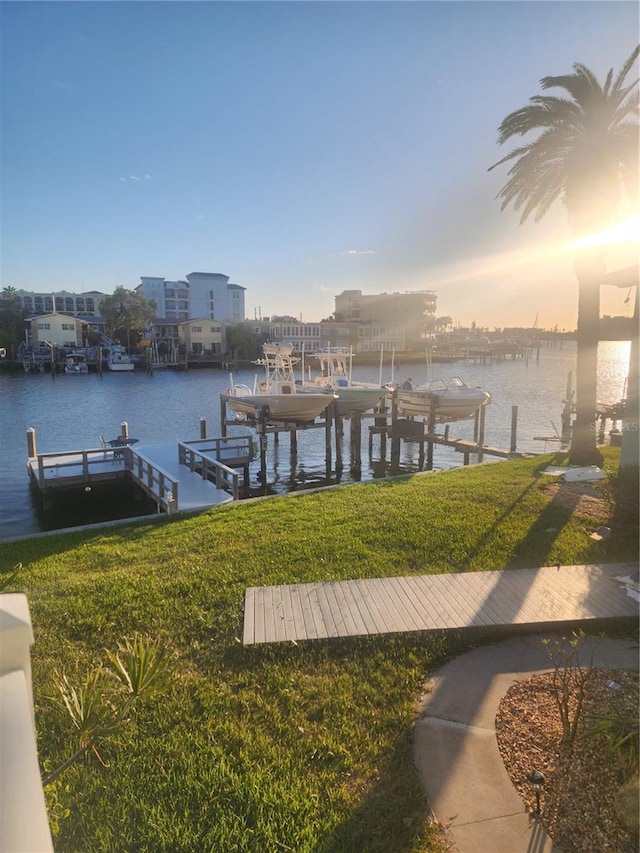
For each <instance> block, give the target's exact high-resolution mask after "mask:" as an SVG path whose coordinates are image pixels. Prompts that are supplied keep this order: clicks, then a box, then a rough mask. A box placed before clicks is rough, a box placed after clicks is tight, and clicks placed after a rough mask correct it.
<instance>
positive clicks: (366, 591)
mask: <svg viewBox="0 0 640 853" xmlns="http://www.w3.org/2000/svg"><path fill="white" fill-rule="evenodd" d="M371 580H375V578H370V579H367V580H357V581H356V582H355V583H356V588H357V590H358V591H359V592H360V595H361V597H362V601H363V602H364V603H365V604H366V607H367V609H368V611H369V613H370V614H371V617H372V618H373V620H374V622H375V625H376V631H377V633H378V634H388V633H391V632H394V631H396V630H397V629H396V625H395V624H394V622H393V620H392V619H390V617H389V614H388V612H387V608H386V606H385V604H384V602H383V601H382V600H381V598H380V593H379V591H378V590H377V589H376V587H375V585H374V584H372V583H371Z"/></svg>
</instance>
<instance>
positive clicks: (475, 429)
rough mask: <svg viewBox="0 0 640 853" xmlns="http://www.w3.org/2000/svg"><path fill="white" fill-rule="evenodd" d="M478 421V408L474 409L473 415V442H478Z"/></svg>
mask: <svg viewBox="0 0 640 853" xmlns="http://www.w3.org/2000/svg"><path fill="white" fill-rule="evenodd" d="M479 422H480V409H476V410H475V412H474V415H473V441H474V443H475V444H477V443H478V429H479V425H480V424H479Z"/></svg>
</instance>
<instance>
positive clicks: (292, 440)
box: [289, 429, 298, 456]
mask: <svg viewBox="0 0 640 853" xmlns="http://www.w3.org/2000/svg"><path fill="white" fill-rule="evenodd" d="M289 450H290V452H291V455H292V456H297V455H298V430H297V429H292V430H290V431H289Z"/></svg>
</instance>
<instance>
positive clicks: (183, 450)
mask: <svg viewBox="0 0 640 853" xmlns="http://www.w3.org/2000/svg"><path fill="white" fill-rule="evenodd" d="M252 457H253V444H252V441H251V436H249V435H240V436H232V437H229V436H227V437H224V438H201V439H197V440H194V441H179V442H178V461H179V462H180V464H181V465H185V466H186V467H187V468H188V469H189V470H190V471H195V472H197V473H198V474H200V476H201V477H202V479H203V480H209V481H211V482H213V483H215V486H216V488H217V489H223V490H224V491H226V492H229V493H230V494H231V495H232V496H233V499H234V501H237V500H238V499H239V497H240V473H239V472H238V471H237V470H234V469H235V468H238V467H242V468H248V466H249V463H250V462H251V459H252ZM225 463H228V464H225ZM232 466H233V467H232Z"/></svg>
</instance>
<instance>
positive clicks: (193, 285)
mask: <svg viewBox="0 0 640 853" xmlns="http://www.w3.org/2000/svg"><path fill="white" fill-rule="evenodd" d="M135 290H136V292H138V293H139V294H140V295H141V296H143V297H144V298H145V299H149V300H151V299H153V301H154V302H155V303H156V305H157V306H158V310H157V318H158V319H159V320H168V321H172V320H174V321H176V322H181V321H183V320H189V319H190V318H192V317H199V318H203V317H206V318H209V319H211V320H219V321H220V322H222V323H239V322H241V321H242V320H244V316H245V315H244V312H245V308H244V292H245V290H246V288H245V287H241V285H239V284H233V283H231V282H230V281H229V276H228V275H223V274H222V273H217V272H192V273H189V275H187V276H186V277H185V280H184V281H182V280H181V281H167V280H166V279H164V278H161V277H159V276H155V277H154V276H141V277H140V284H139V285H138V286H137V287H136V288H135Z"/></svg>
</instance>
